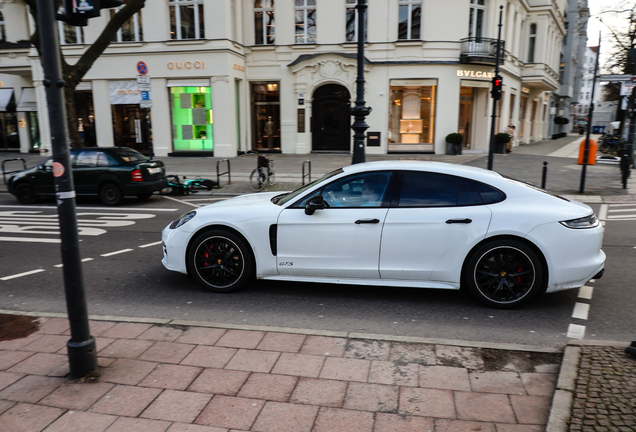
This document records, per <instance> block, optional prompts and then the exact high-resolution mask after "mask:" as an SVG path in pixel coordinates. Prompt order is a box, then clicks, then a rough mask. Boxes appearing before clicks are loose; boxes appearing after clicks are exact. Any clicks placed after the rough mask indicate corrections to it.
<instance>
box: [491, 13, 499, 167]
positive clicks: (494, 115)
mask: <svg viewBox="0 0 636 432" xmlns="http://www.w3.org/2000/svg"><path fill="white" fill-rule="evenodd" d="M502 18H503V6H499V24H498V25H497V27H499V31H498V34H497V56H496V57H495V76H498V75H499V58H500V57H499V56H500V51H501V27H502V25H503V24H502V23H501V20H502ZM496 120H497V99H495V98H494V97H493V99H492V116H491V120H490V145H489V146H488V169H489V170H492V163H493V159H494V152H495V133H496V131H495V123H496Z"/></svg>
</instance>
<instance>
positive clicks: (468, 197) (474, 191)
mask: <svg viewBox="0 0 636 432" xmlns="http://www.w3.org/2000/svg"><path fill="white" fill-rule="evenodd" d="M477 204H483V201H482V200H481V194H480V193H479V184H478V183H477V182H474V181H472V180H468V179H462V184H461V186H460V188H459V196H458V197H457V205H458V206H465V205H477Z"/></svg>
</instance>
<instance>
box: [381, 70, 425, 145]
mask: <svg viewBox="0 0 636 432" xmlns="http://www.w3.org/2000/svg"><path fill="white" fill-rule="evenodd" d="M405 81H407V80H403V81H401V82H398V81H395V82H394V81H392V82H391V90H390V95H391V99H390V105H389V132H388V134H389V136H388V141H389V145H391V144H408V145H410V146H413V150H421V151H433V150H434V147H433V142H434V137H435V135H434V127H435V98H436V87H437V85H436V84H437V83H436V81H435V80H419V81H420V85H409V83H408V82H405ZM429 83H430V84H431V85H421V84H429ZM400 84H402V85H400ZM422 144H430V145H422ZM405 147H408V146H401V149H403V150H404V149H405Z"/></svg>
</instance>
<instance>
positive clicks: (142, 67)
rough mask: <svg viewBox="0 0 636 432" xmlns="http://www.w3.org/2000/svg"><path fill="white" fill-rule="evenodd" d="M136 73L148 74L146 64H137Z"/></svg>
mask: <svg viewBox="0 0 636 432" xmlns="http://www.w3.org/2000/svg"><path fill="white" fill-rule="evenodd" d="M137 72H138V73H139V75H147V74H148V65H146V63H144V62H142V61H140V62H138V63H137Z"/></svg>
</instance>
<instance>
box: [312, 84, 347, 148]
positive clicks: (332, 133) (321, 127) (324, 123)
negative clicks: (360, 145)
mask: <svg viewBox="0 0 636 432" xmlns="http://www.w3.org/2000/svg"><path fill="white" fill-rule="evenodd" d="M350 103H351V97H350V95H349V90H347V89H346V88H345V87H343V86H341V85H338V84H326V85H323V86H322V87H319V88H318V89H317V90H316V91H315V92H314V97H313V101H312V117H311V122H312V127H311V130H312V144H311V145H312V151H339V152H342V151H345V152H350V151H351V135H352V132H351V115H350V114H349V105H350Z"/></svg>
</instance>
